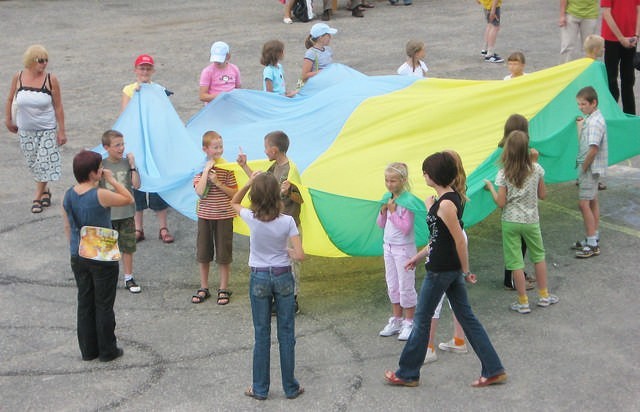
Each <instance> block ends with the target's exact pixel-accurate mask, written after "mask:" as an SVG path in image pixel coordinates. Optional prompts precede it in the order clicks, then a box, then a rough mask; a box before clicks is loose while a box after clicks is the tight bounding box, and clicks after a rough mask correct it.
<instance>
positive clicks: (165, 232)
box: [158, 227, 174, 243]
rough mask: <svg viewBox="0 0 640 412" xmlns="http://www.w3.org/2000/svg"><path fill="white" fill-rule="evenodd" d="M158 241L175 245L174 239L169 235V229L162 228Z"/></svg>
mask: <svg viewBox="0 0 640 412" xmlns="http://www.w3.org/2000/svg"><path fill="white" fill-rule="evenodd" d="M158 239H160V240H162V242H163V243H173V241H174V239H173V236H171V233H169V229H167V228H166V227H161V228H160V233H159V234H158Z"/></svg>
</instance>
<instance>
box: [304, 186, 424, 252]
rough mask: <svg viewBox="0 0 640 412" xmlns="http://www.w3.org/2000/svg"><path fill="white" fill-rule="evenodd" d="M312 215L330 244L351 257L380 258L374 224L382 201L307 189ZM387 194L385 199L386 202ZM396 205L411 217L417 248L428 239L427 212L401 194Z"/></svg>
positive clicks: (379, 233)
mask: <svg viewBox="0 0 640 412" xmlns="http://www.w3.org/2000/svg"><path fill="white" fill-rule="evenodd" d="M309 192H310V194H311V199H312V201H313V206H314V208H315V210H316V214H317V215H318V218H319V220H320V222H321V224H322V226H323V228H324V230H325V231H326V233H327V235H328V236H329V239H330V240H331V242H333V244H334V245H335V246H336V247H337V248H338V249H340V250H341V251H343V252H344V253H346V254H348V255H351V256H380V255H382V235H383V231H382V229H381V228H380V227H378V225H377V224H376V218H377V216H378V213H379V212H380V206H382V204H383V203H386V200H385V199H384V198H383V199H382V200H380V201H378V202H376V201H370V200H362V199H355V198H350V197H345V196H340V195H334V194H331V193H327V192H322V191H319V190H314V189H309ZM389 196H390V194H387V195H386V198H387V199H388V197H389ZM397 202H398V204H399V205H401V206H403V207H406V208H407V209H409V210H411V211H412V212H413V213H414V214H415V223H414V230H415V237H416V243H417V244H418V246H421V245H424V244H425V243H426V241H427V239H428V233H429V232H428V229H427V223H426V216H427V211H426V209H425V206H424V202H422V200H420V199H418V198H417V197H415V196H414V195H412V194H410V193H408V192H405V193H403V195H402V196H400V197H398V200H397Z"/></svg>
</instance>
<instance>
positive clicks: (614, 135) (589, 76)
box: [463, 62, 640, 227]
mask: <svg viewBox="0 0 640 412" xmlns="http://www.w3.org/2000/svg"><path fill="white" fill-rule="evenodd" d="M606 79H607V75H606V72H605V68H604V65H603V64H602V63H600V62H594V63H593V64H591V65H590V66H589V67H588V68H587V69H586V70H584V71H583V72H582V73H581V74H580V75H579V76H578V77H576V79H575V80H574V81H573V82H571V83H570V84H569V85H567V87H566V88H565V89H564V90H563V91H562V92H560V93H559V94H558V96H556V97H555V98H554V99H553V100H551V101H550V102H549V104H547V105H546V106H545V107H544V108H543V109H542V110H540V111H539V112H538V113H537V114H535V116H533V118H532V119H529V134H530V136H531V142H530V146H531V147H533V148H535V149H536V150H538V151H539V152H540V159H539V163H540V165H541V166H542V167H543V168H544V169H545V183H560V182H566V181H570V180H574V179H576V177H577V175H578V173H577V169H576V168H575V160H576V155H577V153H578V131H577V128H576V123H575V119H576V116H579V115H581V113H580V111H579V110H578V107H577V104H576V94H577V93H578V91H579V90H580V89H582V88H583V87H586V86H593V87H594V88H595V89H596V91H597V92H598V97H599V102H598V103H599V104H598V107H599V109H600V110H601V111H602V114H603V115H604V117H605V120H606V122H607V135H608V147H609V165H613V164H616V163H618V162H621V161H622V160H625V159H628V158H630V157H633V156H636V155H638V154H640V117H636V116H630V115H627V114H625V113H623V112H622V110H620V107H619V106H618V104H617V103H616V102H615V101H614V100H613V98H612V97H611V94H610V92H609V87H608V85H607V82H606ZM498 140H499V136H496V144H497V142H498ZM501 152H502V150H501V149H496V151H495V152H493V153H492V154H491V155H490V156H489V157H488V158H487V159H486V160H485V161H484V162H482V163H481V164H480V165H479V166H478V167H477V168H476V169H475V170H474V171H473V173H471V174H470V175H469V177H468V179H467V185H468V190H467V196H469V198H470V199H471V200H470V201H469V202H468V203H467V206H466V208H465V213H464V216H463V220H464V223H465V227H470V226H472V225H474V224H476V223H478V222H480V221H481V220H482V219H484V218H485V217H487V216H488V215H489V214H490V213H491V212H492V211H493V210H495V208H496V206H495V203H494V202H493V199H492V197H491V194H490V193H489V192H488V191H487V190H485V189H484V181H483V180H484V179H489V180H491V181H492V182H493V180H494V179H495V176H496V174H497V172H498V169H499V168H500V166H499V163H498V161H499V157H500V154H501Z"/></svg>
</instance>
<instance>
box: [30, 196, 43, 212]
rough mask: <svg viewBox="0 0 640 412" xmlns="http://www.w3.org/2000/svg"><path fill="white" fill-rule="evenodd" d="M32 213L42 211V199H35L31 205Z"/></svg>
mask: <svg viewBox="0 0 640 412" xmlns="http://www.w3.org/2000/svg"><path fill="white" fill-rule="evenodd" d="M31 213H42V201H41V200H38V199H36V200H34V201H33V204H32V205H31Z"/></svg>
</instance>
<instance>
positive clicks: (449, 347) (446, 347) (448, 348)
mask: <svg viewBox="0 0 640 412" xmlns="http://www.w3.org/2000/svg"><path fill="white" fill-rule="evenodd" d="M438 348H440V350H442V351H445V352H453V353H467V352H468V350H467V345H466V344H464V343H463V344H462V345H456V341H455V339H451V340H450V341H449V342H442V343H441V344H439V345H438Z"/></svg>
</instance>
